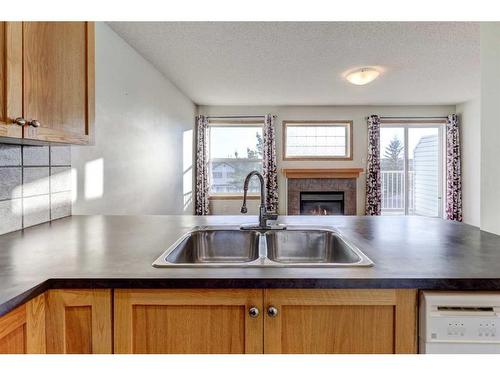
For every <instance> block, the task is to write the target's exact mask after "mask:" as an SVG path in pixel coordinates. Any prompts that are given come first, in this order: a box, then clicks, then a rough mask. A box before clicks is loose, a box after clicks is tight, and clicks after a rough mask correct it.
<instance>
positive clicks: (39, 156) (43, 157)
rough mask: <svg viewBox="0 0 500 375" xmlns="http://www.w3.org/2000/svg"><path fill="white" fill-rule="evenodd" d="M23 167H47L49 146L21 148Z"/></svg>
mask: <svg viewBox="0 0 500 375" xmlns="http://www.w3.org/2000/svg"><path fill="white" fill-rule="evenodd" d="M23 165H24V166H35V165H46V166H48V165H49V146H23Z"/></svg>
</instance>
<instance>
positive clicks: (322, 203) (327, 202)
mask: <svg viewBox="0 0 500 375" xmlns="http://www.w3.org/2000/svg"><path fill="white" fill-rule="evenodd" d="M300 214H301V215H319V216H324V215H344V192H343V191H335V192H330V191H318V192H310V191H307V192H301V193H300Z"/></svg>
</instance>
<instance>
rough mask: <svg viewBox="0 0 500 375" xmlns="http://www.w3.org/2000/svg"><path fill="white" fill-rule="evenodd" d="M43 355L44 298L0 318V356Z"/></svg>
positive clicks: (41, 297)
mask: <svg viewBox="0 0 500 375" xmlns="http://www.w3.org/2000/svg"><path fill="white" fill-rule="evenodd" d="M24 353H29V354H37V353H45V296H44V295H43V294H42V295H40V296H38V297H35V298H33V299H32V300H31V301H29V302H28V303H26V304H24V305H22V306H19V307H18V308H17V309H15V310H14V311H11V312H10V313H8V314H6V315H4V316H2V317H0V354H24Z"/></svg>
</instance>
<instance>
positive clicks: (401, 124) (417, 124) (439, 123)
mask: <svg viewBox="0 0 500 375" xmlns="http://www.w3.org/2000/svg"><path fill="white" fill-rule="evenodd" d="M391 127H392V128H402V129H403V130H404V140H403V141H404V145H405V148H404V154H403V158H404V191H405V200H404V214H403V215H399V216H418V215H410V214H409V199H408V194H407V193H408V191H407V187H408V185H409V178H408V170H409V163H408V160H409V158H408V155H409V150H408V147H407V145H408V133H409V129H412V128H413V129H416V128H417V129H418V128H428V129H429V128H431V129H432V128H437V129H438V137H439V151H438V158H439V164H440V166H441V168H440V170H439V173H438V188H439V189H438V190H439V193H440V196H438V200H439V201H440V204H439V206H438V211H439V212H438V216H424V217H430V218H440V219H443V218H444V217H445V214H446V185H447V180H446V120H417V119H415V120H384V119H381V120H380V129H381V130H382V128H391ZM379 147H380V145H379ZM380 153H382V150H380ZM381 172H382V169H381ZM382 216H391V215H383V214H382ZM394 216H398V215H394Z"/></svg>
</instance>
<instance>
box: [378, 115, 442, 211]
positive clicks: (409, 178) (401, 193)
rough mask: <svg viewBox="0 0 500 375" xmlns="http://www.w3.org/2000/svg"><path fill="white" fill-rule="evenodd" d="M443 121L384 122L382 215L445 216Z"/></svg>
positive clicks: (381, 158)
mask: <svg viewBox="0 0 500 375" xmlns="http://www.w3.org/2000/svg"><path fill="white" fill-rule="evenodd" d="M443 134H444V123H421V124H419V123H389V124H384V123H383V122H382V123H381V126H380V171H381V183H382V189H381V193H382V215H419V216H429V217H443V209H444V202H443V196H444V187H443V178H444V166H445V162H444V160H445V157H444V137H443Z"/></svg>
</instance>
